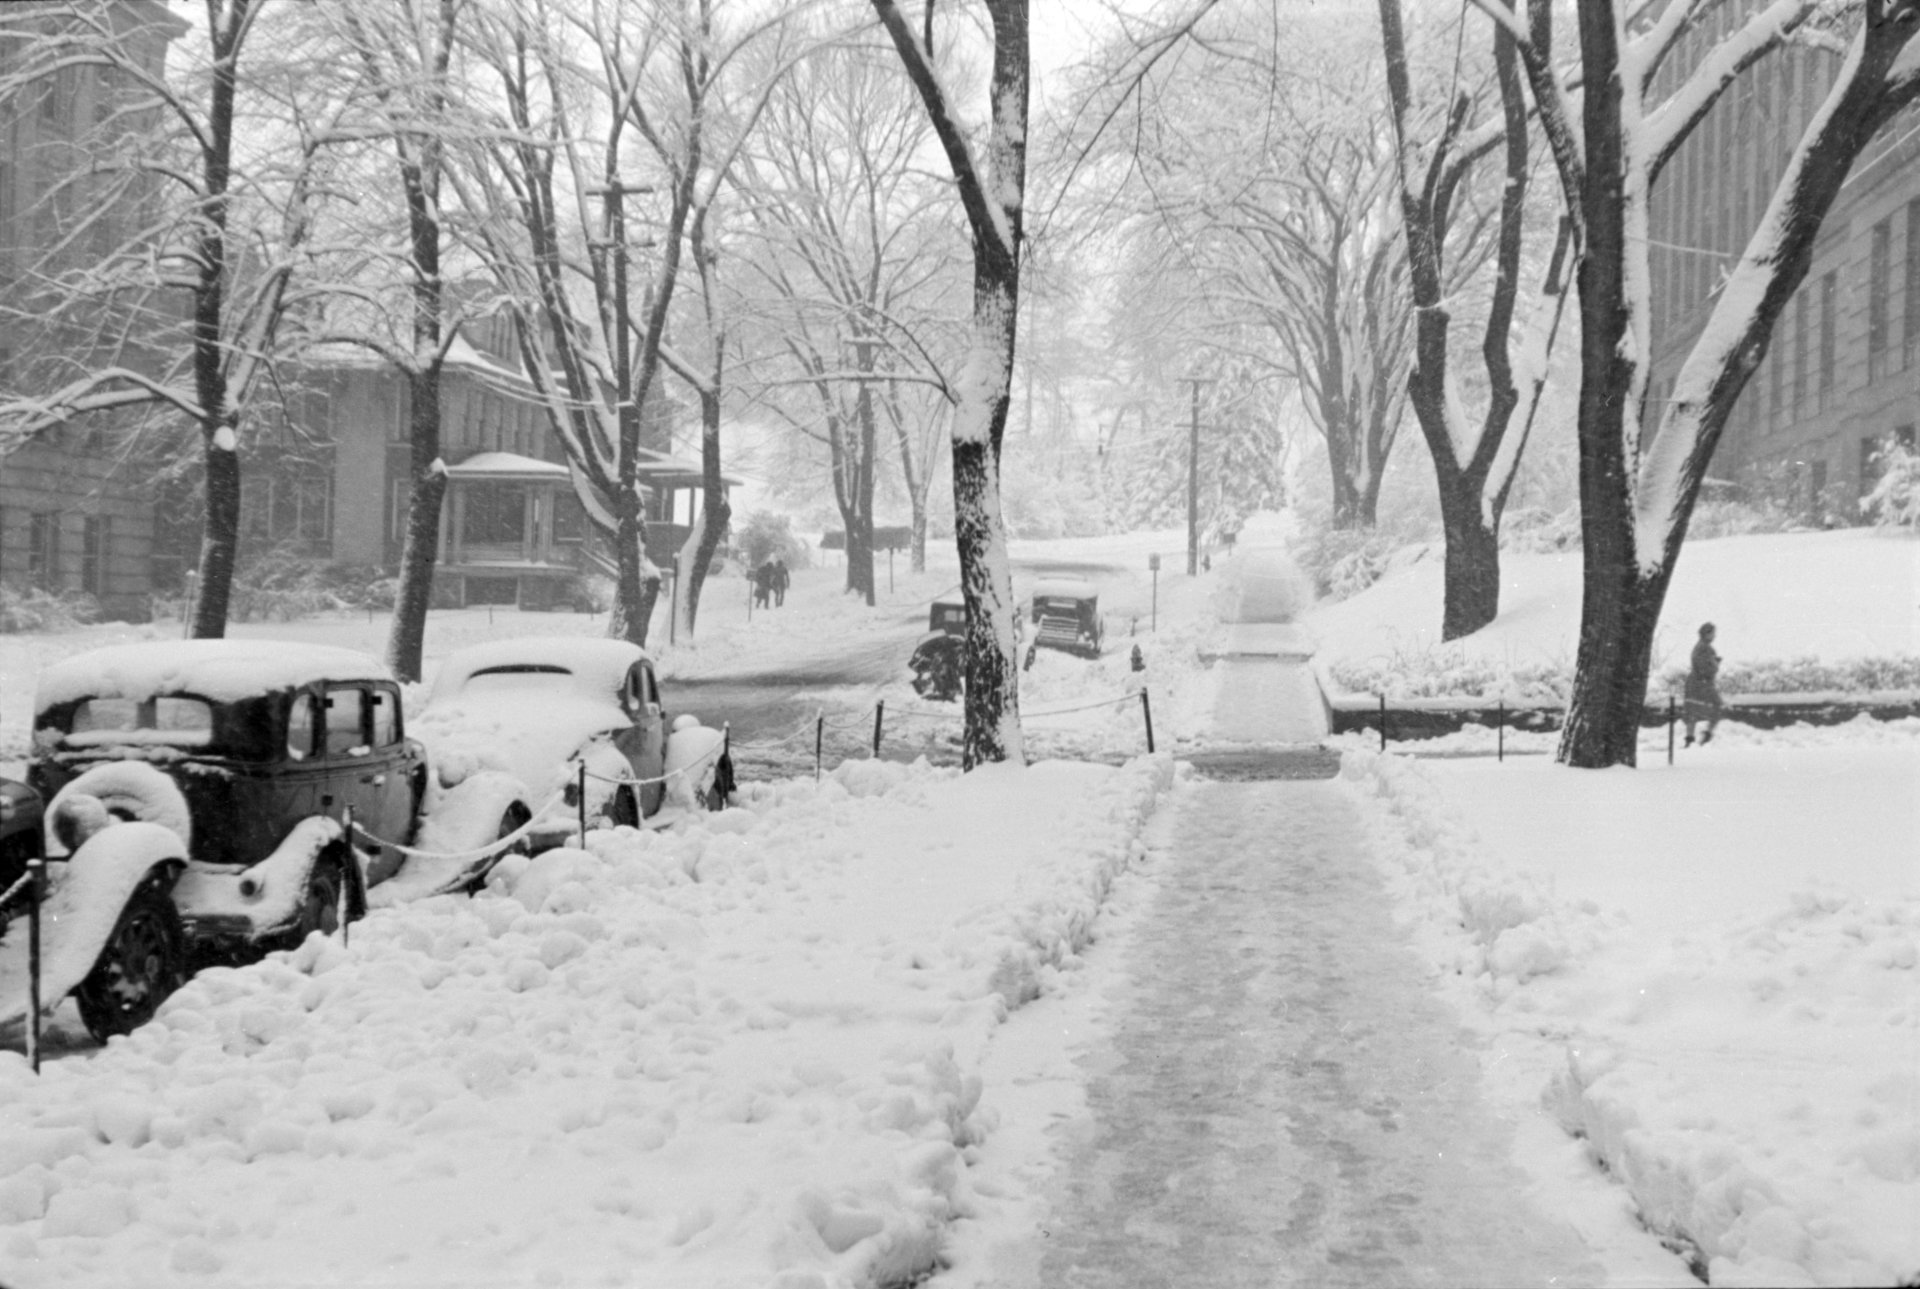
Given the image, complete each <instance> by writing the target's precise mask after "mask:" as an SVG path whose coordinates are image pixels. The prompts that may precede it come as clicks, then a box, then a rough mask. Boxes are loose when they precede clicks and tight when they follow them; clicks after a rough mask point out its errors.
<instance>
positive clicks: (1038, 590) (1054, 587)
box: [1033, 577, 1100, 600]
mask: <svg viewBox="0 0 1920 1289" xmlns="http://www.w3.org/2000/svg"><path fill="white" fill-rule="evenodd" d="M1033 593H1034V595H1035V597H1039V596H1042V595H1046V596H1059V597H1060V598H1061V599H1064V600H1090V599H1092V598H1094V597H1095V596H1097V595H1099V594H1100V592H1099V590H1098V589H1097V588H1096V587H1095V586H1094V584H1093V583H1092V582H1089V581H1087V580H1086V579H1085V578H1083V577H1047V578H1042V579H1041V580H1040V581H1038V582H1035V583H1034V584H1033Z"/></svg>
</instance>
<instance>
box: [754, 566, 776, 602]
mask: <svg viewBox="0 0 1920 1289" xmlns="http://www.w3.org/2000/svg"><path fill="white" fill-rule="evenodd" d="M772 596H773V564H772V563H771V562H769V563H766V564H762V565H761V566H760V567H759V568H756V569H754V570H753V604H754V607H755V608H757V609H764V608H766V607H767V602H768V601H769V600H770V599H771V598H772Z"/></svg>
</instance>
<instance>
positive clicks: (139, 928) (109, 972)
mask: <svg viewBox="0 0 1920 1289" xmlns="http://www.w3.org/2000/svg"><path fill="white" fill-rule="evenodd" d="M185 939H186V937H185V934H184V933H183V932H182V931H181V928H180V914H179V913H178V912H177V911H176V910H175V909H174V907H173V900H172V898H171V897H170V896H169V895H168V894H167V892H166V891H165V890H164V889H162V888H161V886H160V885H159V884H158V883H157V882H154V881H151V880H149V881H145V882H142V883H141V884H140V885H139V886H138V887H136V888H135V889H134V892H133V895H132V896H131V897H130V898H129V899H128V900H127V903H126V907H124V908H122V909H121V910H120V918H119V920H118V921H117V922H115V923H114V926H113V932H112V934H110V935H109V936H108V937H107V943H106V945H105V946H104V947H103V948H102V949H101V950H100V957H99V958H98V959H97V960H95V962H94V964H93V970H92V971H90V972H88V973H87V978H86V979H85V980H83V981H81V982H80V987H79V988H78V989H75V990H74V991H73V997H74V1001H75V1002H76V1003H78V1004H79V1005H80V1020H81V1021H82V1023H84V1024H85V1025H86V1027H87V1033H89V1034H91V1035H93V1036H94V1038H96V1039H98V1040H99V1041H100V1042H102V1043H104V1042H106V1041H107V1040H108V1039H110V1038H112V1037H113V1036H114V1035H116V1034H129V1033H132V1032H133V1031H134V1030H136V1029H138V1028H139V1027H140V1026H142V1025H144V1024H146V1023H147V1022H148V1021H149V1020H152V1019H153V1014H154V1012H156V1011H158V1010H159V1009H160V1004H161V1003H163V1002H165V1001H166V1000H167V996H168V995H170V994H171V993H173V991H174V990H175V989H177V988H179V987H180V981H181V976H182V972H181V962H182V956H183V954H182V946H183V944H184V942H185Z"/></svg>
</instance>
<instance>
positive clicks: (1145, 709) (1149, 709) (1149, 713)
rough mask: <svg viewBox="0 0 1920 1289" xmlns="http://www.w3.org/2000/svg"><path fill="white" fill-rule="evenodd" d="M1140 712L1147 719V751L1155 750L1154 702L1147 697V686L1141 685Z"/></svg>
mask: <svg viewBox="0 0 1920 1289" xmlns="http://www.w3.org/2000/svg"><path fill="white" fill-rule="evenodd" d="M1140 714H1141V715H1142V716H1144V717H1146V720H1147V751H1149V752H1151V751H1153V703H1152V702H1151V701H1150V700H1149V699H1148V698H1147V687H1146V686H1145V685H1142V686H1140Z"/></svg>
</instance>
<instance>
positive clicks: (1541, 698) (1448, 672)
mask: <svg viewBox="0 0 1920 1289" xmlns="http://www.w3.org/2000/svg"><path fill="white" fill-rule="evenodd" d="M1327 670H1328V675H1329V676H1330V677H1331V678H1332V680H1333V681H1334V683H1335V685H1336V686H1338V688H1339V689H1340V691H1341V692H1343V693H1350V694H1385V695H1386V696H1387V697H1388V698H1394V699H1402V698H1486V699H1490V700H1491V699H1505V700H1507V701H1508V702H1529V703H1562V702H1565V701H1566V699H1567V695H1568V694H1569V693H1570V692H1571V690H1572V686H1573V669H1572V667H1571V666H1570V665H1569V664H1568V663H1566V662H1564V661H1562V662H1533V663H1514V662H1513V661H1511V660H1507V661H1504V662H1502V661H1498V660H1495V659H1491V658H1486V657H1481V656H1474V655H1471V654H1469V653H1468V652H1467V651H1466V650H1464V649H1462V648H1460V647H1458V646H1447V645H1436V646H1433V647H1430V648H1426V649H1395V650H1393V651H1392V652H1391V653H1386V654H1376V655H1375V656H1373V657H1371V658H1351V659H1342V660H1340V661H1338V662H1336V663H1334V664H1333V665H1332V666H1331V667H1329V668H1328V669H1327Z"/></svg>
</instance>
